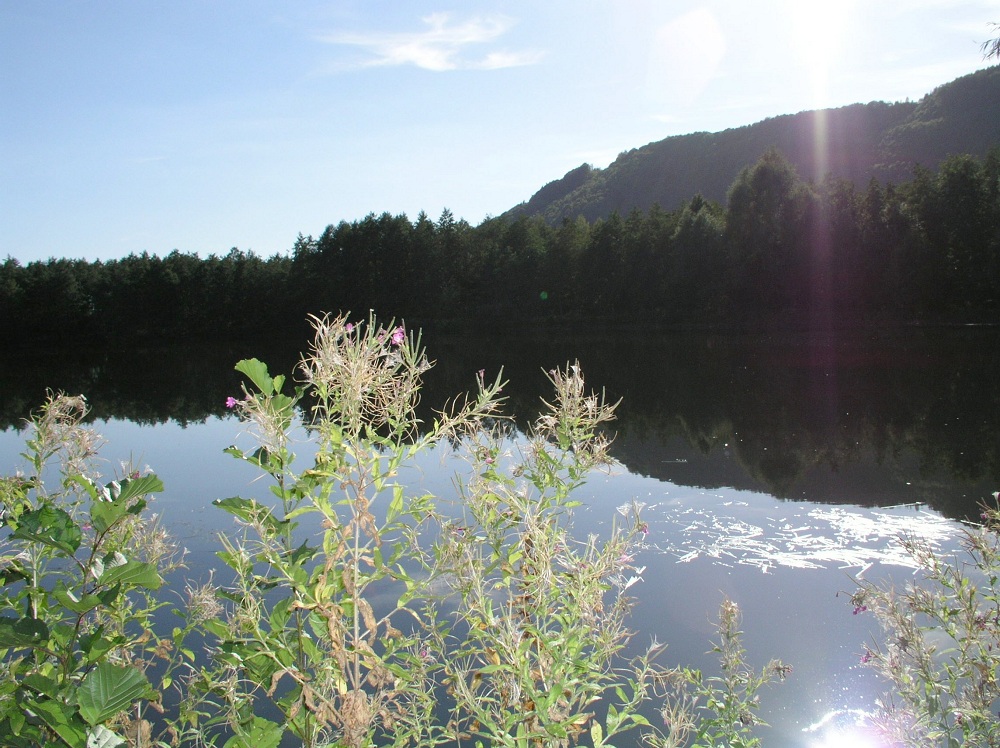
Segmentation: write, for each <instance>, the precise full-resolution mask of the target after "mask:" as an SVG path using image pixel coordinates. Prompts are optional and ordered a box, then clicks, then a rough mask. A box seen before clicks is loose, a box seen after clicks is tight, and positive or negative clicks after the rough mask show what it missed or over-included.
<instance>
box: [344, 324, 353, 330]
mask: <svg viewBox="0 0 1000 748" xmlns="http://www.w3.org/2000/svg"><path fill="white" fill-rule="evenodd" d="M344 332H354V325H353V324H352V323H350V322H348V323H347V324H346V325H344Z"/></svg>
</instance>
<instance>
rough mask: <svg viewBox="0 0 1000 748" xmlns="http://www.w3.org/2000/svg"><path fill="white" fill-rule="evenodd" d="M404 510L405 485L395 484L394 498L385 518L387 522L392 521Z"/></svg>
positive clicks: (393, 489)
mask: <svg viewBox="0 0 1000 748" xmlns="http://www.w3.org/2000/svg"><path fill="white" fill-rule="evenodd" d="M402 511H403V487H402V486H393V488H392V500H391V501H390V502H389V508H388V509H387V510H386V515H385V520H386V522H392V521H393V520H394V519H396V517H398V516H399V513H400V512H402Z"/></svg>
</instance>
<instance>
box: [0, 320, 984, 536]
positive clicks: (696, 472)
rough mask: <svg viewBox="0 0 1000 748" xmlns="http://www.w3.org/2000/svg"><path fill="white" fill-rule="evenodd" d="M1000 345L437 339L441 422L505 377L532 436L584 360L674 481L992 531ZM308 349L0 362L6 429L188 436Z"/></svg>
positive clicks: (120, 353)
mask: <svg viewBox="0 0 1000 748" xmlns="http://www.w3.org/2000/svg"><path fill="white" fill-rule="evenodd" d="M998 338H1000V331H998V330H994V329H988V328H987V329H982V328H974V329H949V330H931V331H927V330H919V329H902V330H889V331H882V332H879V333H873V332H870V331H868V332H864V333H850V334H846V333H842V334H838V335H834V334H827V335H823V336H817V335H803V334H790V333H789V334H784V335H766V336H763V335H762V336H747V335H739V336H737V335H724V334H718V333H677V332H666V331H656V330H650V329H645V328H643V329H639V328H630V329H625V330H615V331H604V332H593V331H589V332H588V333H587V334H586V335H583V334H579V333H574V332H573V331H563V332H560V333H558V334H557V333H553V332H551V331H547V332H545V333H532V332H531V331H523V330H522V331H518V334H516V335H514V334H511V335H509V336H499V337H498V336H492V337H489V338H485V337H481V336H473V335H459V334H453V333H450V332H449V331H447V330H437V331H432V332H431V333H430V334H429V335H428V336H427V339H428V340H429V353H430V355H431V357H432V358H435V359H437V360H438V365H437V367H436V368H435V369H434V370H432V371H431V372H430V373H429V374H428V376H427V387H426V390H425V393H424V399H423V403H424V407H425V408H426V409H427V411H428V415H430V410H431V409H432V408H433V407H441V406H442V405H443V404H444V403H445V402H446V400H447V399H448V398H449V397H451V396H453V395H454V394H456V393H458V392H463V391H466V390H468V389H470V388H471V387H472V386H473V376H474V373H475V372H476V371H478V370H479V369H486V370H487V371H490V372H494V371H496V370H498V369H499V368H501V367H503V368H504V371H505V374H506V376H507V377H508V378H509V379H510V385H509V387H508V388H507V389H506V392H505V394H506V395H507V396H508V398H509V404H510V409H511V411H512V412H513V413H514V414H515V417H516V419H517V420H518V422H519V423H520V424H521V425H524V424H525V423H527V421H529V420H530V419H532V418H533V417H534V414H535V412H536V410H537V403H538V398H539V396H541V395H542V394H544V393H545V392H546V381H545V377H544V374H543V369H545V368H552V367H555V366H559V365H562V364H564V363H565V362H566V361H569V360H573V359H579V360H580V362H581V364H582V366H583V368H584V371H585V373H586V374H587V376H588V381H589V382H590V384H591V385H592V386H594V387H597V388H601V387H603V388H605V389H606V390H607V392H608V395H609V396H610V397H613V398H618V397H621V398H622V405H621V407H620V409H619V420H618V422H617V423H616V424H615V429H616V431H617V432H618V438H617V439H616V441H615V444H614V445H613V454H614V456H615V457H616V458H617V459H618V460H620V461H621V462H622V464H624V465H625V466H627V467H628V469H629V470H630V471H632V472H635V473H640V474H642V475H646V476H649V477H652V478H656V479H657V480H662V481H667V482H670V483H674V484H679V485H686V486H696V487H700V488H705V489H716V488H723V487H726V488H738V489H743V490H749V491H759V492H764V493H768V494H770V495H772V496H775V497H777V498H781V499H790V500H796V501H801V500H805V501H818V502H826V503H848V504H858V505H863V506H891V505H896V504H909V503H921V504H926V505H929V506H932V507H934V508H935V509H938V510H940V511H942V512H944V513H945V514H947V515H948V516H951V517H960V518H961V517H975V516H977V515H978V513H979V512H978V508H977V507H978V504H979V503H980V502H982V501H983V500H984V499H985V498H986V497H988V496H989V494H990V493H991V492H992V491H993V490H995V489H996V487H997V486H998V485H1000V440H997V439H996V438H995V435H996V434H997V433H998V432H1000V377H998V376H996V372H997V371H998V370H1000V345H998V343H1000V339H998ZM297 350H298V349H297V348H288V347H281V346H274V345H261V344H252V343H243V344H238V345H229V346H213V347H201V348H184V349H177V348H159V349H158V348H142V349H134V348H132V349H130V348H127V347H123V348H122V349H119V350H114V351H92V350H77V351H59V352H58V354H56V353H55V352H45V351H30V352H22V353H16V352H15V353H12V354H11V355H7V356H5V357H4V358H3V360H2V361H0V428H9V427H12V426H17V425H18V424H20V423H21V421H22V419H23V418H24V417H25V416H26V415H27V413H28V412H29V411H30V409H31V408H33V407H35V406H36V405H37V404H38V403H40V402H41V400H42V398H44V396H45V390H46V388H52V389H61V390H64V391H67V392H74V393H75V392H82V393H85V394H86V395H87V397H88V398H89V400H90V402H91V404H92V406H93V415H94V417H96V418H103V419H107V418H116V419H125V420H130V421H133V422H135V423H142V424H152V423H164V422H166V421H168V420H173V421H174V422H176V423H179V424H181V425H185V424H190V423H200V422H204V421H205V420H206V419H207V418H209V417H212V416H221V415H223V414H224V408H223V403H224V401H225V398H226V397H227V396H228V395H231V394H234V393H238V391H239V377H238V375H237V374H236V373H235V372H234V371H233V364H234V363H235V362H236V361H237V360H239V359H240V358H245V357H250V356H256V357H258V358H261V359H262V360H265V361H267V362H268V363H269V364H270V365H271V369H272V371H275V372H280V371H286V372H287V371H291V369H292V368H293V367H294V365H295V363H296V361H297V359H298V352H297Z"/></svg>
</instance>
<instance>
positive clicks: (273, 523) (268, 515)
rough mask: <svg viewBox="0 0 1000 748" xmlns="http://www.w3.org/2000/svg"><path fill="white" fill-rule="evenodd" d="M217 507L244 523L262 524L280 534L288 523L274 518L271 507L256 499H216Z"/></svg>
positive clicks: (214, 502)
mask: <svg viewBox="0 0 1000 748" xmlns="http://www.w3.org/2000/svg"><path fill="white" fill-rule="evenodd" d="M212 503H213V504H214V505H215V506H217V507H219V508H220V509H222V510H224V511H226V512H228V513H229V514H231V515H233V516H234V517H236V518H237V519H241V520H243V521H244V522H260V523H262V524H263V525H264V526H265V527H269V528H270V529H271V530H272V531H274V532H278V531H279V530H281V529H282V526H283V525H285V524H286V523H285V522H284V521H283V520H279V519H278V518H277V517H275V516H274V514H273V513H272V511H271V509H270V507H267V506H265V505H264V504H261V503H260V502H258V501H255V500H254V499H244V498H242V497H240V496H230V497H229V498H228V499H216V500H215V501H213V502H212Z"/></svg>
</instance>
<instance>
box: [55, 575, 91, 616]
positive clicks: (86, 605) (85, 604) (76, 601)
mask: <svg viewBox="0 0 1000 748" xmlns="http://www.w3.org/2000/svg"><path fill="white" fill-rule="evenodd" d="M52 594H53V596H54V597H55V598H56V600H58V601H59V602H60V603H62V605H63V606H64V607H65V608H66V609H67V610H71V611H73V612H74V613H80V614H83V613H88V612H90V611H91V610H93V609H94V608H96V607H97V606H98V605H100V604H101V598H99V597H98V596H97V595H84V596H83V597H80V598H78V597H77V596H76V595H75V594H73V592H71V591H70V590H68V589H67V588H66V585H65V584H64V583H62V582H60V583H59V585H58V586H57V587H56V588H55V589H54V590H53V591H52Z"/></svg>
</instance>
